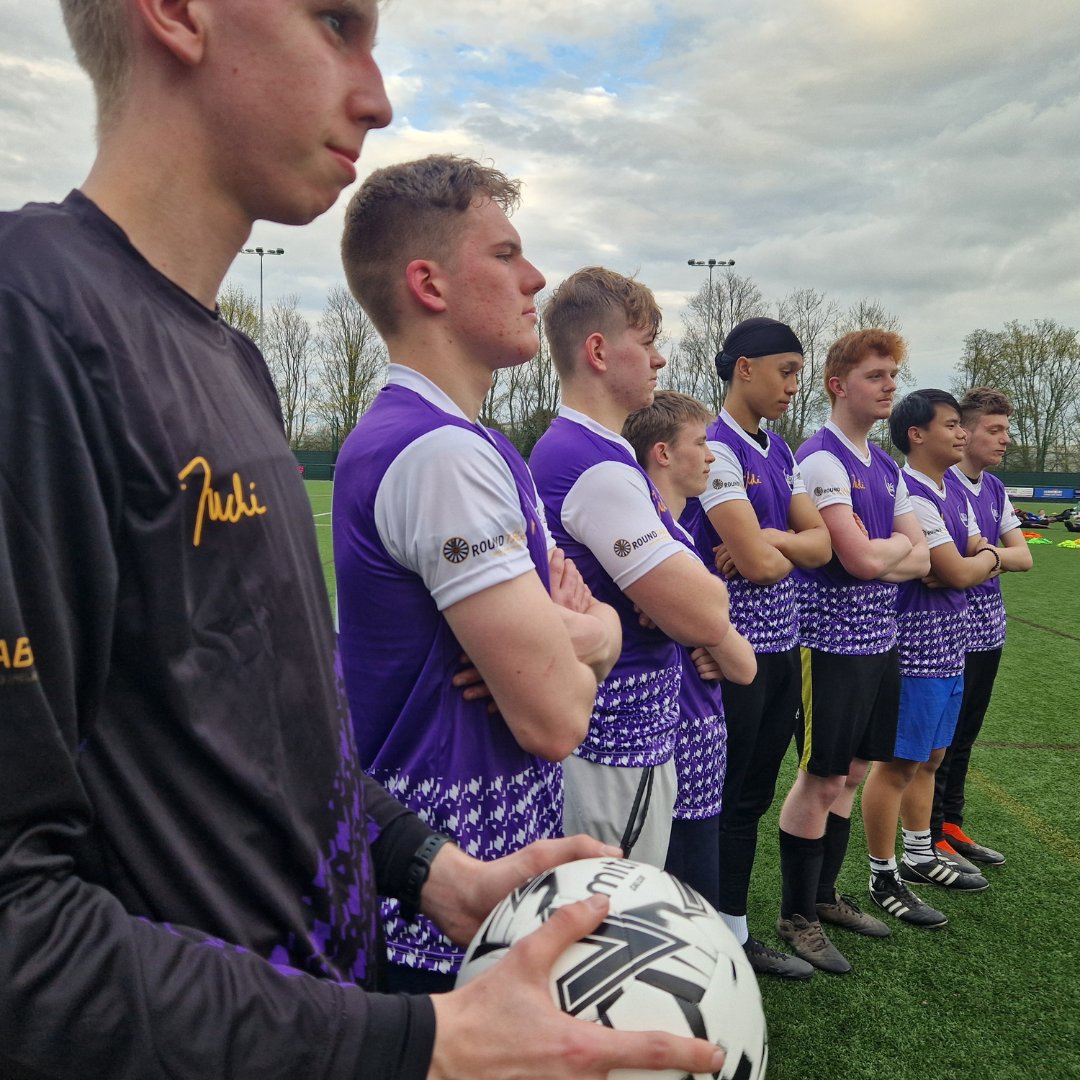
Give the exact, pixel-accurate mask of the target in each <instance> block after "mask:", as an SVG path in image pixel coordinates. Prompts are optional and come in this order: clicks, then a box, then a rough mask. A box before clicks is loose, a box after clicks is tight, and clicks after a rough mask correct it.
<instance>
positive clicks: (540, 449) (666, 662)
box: [529, 406, 687, 768]
mask: <svg viewBox="0 0 1080 1080" xmlns="http://www.w3.org/2000/svg"><path fill="white" fill-rule="evenodd" d="M529 465H530V467H531V469H532V473H533V476H534V477H535V478H536V486H537V488H538V490H539V492H540V496H541V498H542V499H543V503H544V508H545V510H546V511H547V520H548V526H549V528H550V530H551V534H552V536H553V537H554V540H555V543H556V544H558V545H559V547H560V548H562V549H563V550H564V551H565V552H566V554H567V555H568V556H569V557H570V558H571V559H572V560H573V561H574V563H575V564H576V566H577V568H578V570H580V572H581V576H582V577H583V578H584V579H585V582H586V584H587V585H588V586H589V588H590V589H591V590H592V593H593V595H594V596H595V597H596V598H597V599H598V600H602V601H603V602H604V603H607V604H610V605H611V606H612V607H613V608H615V610H616V611H617V612H618V613H619V619H620V621H621V623H622V632H623V648H622V653H621V655H620V656H619V659H618V660H617V661H616V663H615V666H614V667H613V668H612V669H611V672H610V673H609V675H608V677H607V678H606V679H605V680H604V681H603V682H602V683H601V684H600V688H599V690H598V691H597V694H596V703H595V705H594V707H593V714H592V718H591V720H590V722H589V733H588V735H586V737H585V741H584V742H583V743H582V744H581V746H579V747H578V749H577V750H575V751H574V752H575V754H577V755H578V756H579V757H582V758H584V759H585V760H586V761H592V762H595V763H596V764H599V765H614V766H620V767H629V768H641V767H647V766H651V765H663V764H664V763H665V762H667V761H669V760H670V759H671V756H672V753H673V752H674V748H675V729H676V727H677V726H678V721H679V707H678V696H679V683H680V678H681V672H682V663H681V660H680V656H679V647H678V645H677V644H676V643H675V642H674V641H672V640H671V638H669V637H668V636H667V635H666V634H665V633H664V632H663V631H662V630H659V629H651V630H650V629H646V628H644V627H643V626H641V624H640V622H639V620H638V614H637V612H636V611H635V610H634V605H633V603H632V602H631V601H630V600H629V598H628V597H627V596H626V594H625V593H624V592H623V589H625V588H627V587H628V586H630V585H632V584H633V583H634V582H635V581H637V580H638V579H639V578H641V577H643V576H644V575H645V574H646V573H648V572H649V571H650V570H652V569H653V568H654V567H656V566H659V565H660V563H662V562H663V561H664V560H665V559H669V558H672V557H674V556H676V555H677V556H678V557H680V558H685V557H686V554H687V553H686V548H685V546H684V544H683V543H682V542H680V540H678V539H677V538H676V536H677V530H678V525H677V524H676V522H675V520H674V519H673V518H672V516H671V512H670V511H669V510H668V508H667V505H666V504H665V503H664V500H663V499H662V498H661V497H660V493H659V492H658V491H657V490H656V488H655V486H654V485H653V483H652V481H651V480H650V479H649V477H648V476H647V475H646V473H645V471H644V470H643V469H642V468H641V466H640V465H638V463H637V461H636V459H635V458H634V451H633V448H632V447H631V446H630V444H629V443H628V442H627V441H626V440H625V439H624V438H622V436H621V435H617V434H616V433H615V432H613V431H609V430H608V429H607V428H605V427H603V426H602V425H600V424H598V423H596V421H594V420H592V419H590V418H589V417H587V416H585V415H584V414H582V413H579V412H576V411H575V410H573V409H568V408H566V407H565V406H563V407H562V408H560V409H559V415H558V416H557V417H556V418H555V420H554V421H553V422H552V424H551V426H550V427H549V428H548V430H547V431H546V432H545V433H544V434H543V435H542V436H541V437H540V439H539V441H538V442H537V444H536V446H535V447H534V449H533V452H532V456H531V457H530V459H529Z"/></svg>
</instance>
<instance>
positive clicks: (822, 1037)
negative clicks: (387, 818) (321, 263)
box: [307, 481, 1080, 1080]
mask: <svg viewBox="0 0 1080 1080" xmlns="http://www.w3.org/2000/svg"><path fill="white" fill-rule="evenodd" d="M307 490H308V494H309V496H310V498H311V503H312V512H313V514H314V515H315V526H316V534H317V536H318V541H319V550H320V552H321V557H322V563H323V569H324V572H325V574H326V582H327V589H328V590H329V592H330V597H331V602H332V603H333V600H334V597H335V588H334V574H333V550H332V543H331V537H330V532H331V530H330V527H329V524H330V502H331V491H332V484H331V483H330V482H329V481H308V482H307ZM1042 532H1043V533H1044V534H1045V536H1046V538H1047V539H1049V540H1051V541H1052V544H1051V545H1048V546H1044V545H1039V546H1035V547H1033V548H1032V554H1033V556H1034V561H1035V565H1034V568H1033V569H1032V570H1031V572H1030V573H1027V574H1010V575H1006V576H1005V578H1004V579H1003V588H1004V593H1005V602H1006V606H1007V608H1008V612H1009V621H1008V642H1007V644H1006V646H1005V652H1004V656H1003V658H1002V663H1001V670H1000V672H999V674H998V679H997V683H996V687H995V693H994V699H993V701H992V703H991V706H990V711H989V713H988V715H987V718H986V722H985V724H984V727H983V731H982V734H981V736H980V738H979V741H978V742H977V743H976V745H975V750H974V752H973V754H972V762H971V770H970V773H969V778H968V788H967V808H966V811H965V826H966V828H967V829H968V831H969V832H970V833H971V835H973V836H974V837H976V839H982V840H983V841H984V842H985V843H987V844H989V845H990V846H992V847H995V848H998V849H999V850H1001V851H1004V852H1005V854H1006V855H1007V857H1008V863H1007V864H1006V865H1005V866H1003V867H1000V868H993V867H990V868H988V869H987V871H986V873H987V876H988V877H989V878H990V880H991V887H990V888H989V889H988V890H987V891H986V892H983V893H979V894H977V895H974V896H963V895H957V894H953V893H951V892H949V891H948V890H944V889H936V888H934V887H932V886H927V887H926V888H925V889H924V890H923V893H924V896H925V899H926V900H928V901H929V902H931V903H933V904H934V906H935V907H938V908H940V909H941V910H942V911H944V912H945V913H946V914H947V915H948V916H949V924H948V925H947V926H945V927H943V928H942V929H940V930H933V931H920V930H917V929H914V928H911V927H908V926H905V925H903V924H901V923H898V922H897V921H896V920H889V919H888V916H883V917H884V918H886V919H887V920H888V921H889V925H890V926H891V927H892V928H893V934H892V937H890V938H887V939H885V940H871V939H869V938H862V937H859V936H857V935H855V934H848V933H845V932H844V931H843V930H840V929H835V930H833V931H832V936H833V940H834V942H835V943H836V945H837V946H838V947H839V948H840V949H841V950H842V951H843V952H844V954H845V955H846V956H847V957H848V959H849V960H850V961H851V962H852V964H853V965H854V966H855V971H854V973H853V974H851V975H847V976H830V975H825V974H822V973H818V974H816V975H815V976H814V978H813V979H811V980H810V981H808V982H806V983H785V982H781V981H779V980H765V981H763V982H762V983H761V990H762V996H763V998H764V1002H765V1012H766V1016H767V1017H768V1022H769V1042H770V1065H769V1073H768V1075H769V1078H770V1080H957V1078H959V1077H968V1076H978V1075H980V1074H981V1075H985V1076H988V1077H994V1078H995V1080H1026V1078H1029V1077H1036V1076H1037V1077H1040V1078H1041V1080H1080V781H1078V779H1077V773H1078V771H1080V550H1070V549H1067V548H1059V547H1058V546H1057V544H1058V543H1059V542H1060V541H1062V540H1067V539H1070V538H1072V537H1074V536H1076V535H1077V534H1073V533H1069V532H1067V531H1066V530H1065V528H1064V526H1062V525H1060V524H1055V525H1053V526H1051V527H1050V528H1049V529H1047V530H1042ZM795 769H796V764H795V757H794V754H793V753H792V754H790V755H789V757H788V760H787V762H786V764H785V767H784V769H783V770H782V772H781V776H780V779H779V782H778V784H777V798H776V803H775V805H774V807H773V810H772V811H771V812H770V814H769V815H768V816H767V817H766V819H765V820H764V821H763V822H762V826H761V832H760V838H759V847H758V858H757V863H756V866H755V873H754V881H753V883H752V889H751V896H750V925H751V930H752V932H753V933H754V934H756V935H757V936H758V937H760V938H762V939H763V940H764V941H767V942H769V943H770V944H772V945H775V946H778V945H779V944H780V942H779V939H778V938H777V937H776V934H775V932H774V929H773V925H774V922H775V919H776V915H777V908H778V902H779V896H780V876H779V863H778V856H777V813H778V810H779V805H780V803H781V802H782V800H783V796H784V795H785V794H786V792H787V788H788V787H789V786H790V783H791V781H792V779H793V777H794V775H795ZM898 847H899V844H898ZM865 851H866V848H865V840H864V836H863V832H862V823H861V820H860V815H859V809H858V806H856V811H855V814H854V816H853V819H852V830H851V848H850V853H849V856H848V861H847V863H846V865H845V867H844V870H843V872H842V874H841V878H840V887H841V889H842V890H843V891H845V892H848V893H851V894H852V895H853V896H855V898H856V899H857V901H858V902H859V903H860V904H863V905H864V906H865V907H866V908H867V909H868V910H872V909H873V905H872V904H871V902H870V899H869V897H868V895H867V893H866V883H867V878H868V870H867V867H866V857H865Z"/></svg>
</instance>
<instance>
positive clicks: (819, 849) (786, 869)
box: [780, 829, 825, 922]
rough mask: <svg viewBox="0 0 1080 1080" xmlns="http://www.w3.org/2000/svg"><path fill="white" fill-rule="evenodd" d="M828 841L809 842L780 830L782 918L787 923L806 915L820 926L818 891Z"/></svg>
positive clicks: (819, 839) (818, 839)
mask: <svg viewBox="0 0 1080 1080" xmlns="http://www.w3.org/2000/svg"><path fill="white" fill-rule="evenodd" d="M824 853H825V841H824V840H823V839H822V838H821V837H818V838H817V839H816V840H806V839H804V838H803V837H801V836H792V835H791V833H787V832H784V830H783V829H781V830H780V877H781V881H782V889H781V897H780V914H781V915H782V916H783V917H784V918H785V919H790V918H791V916H792V915H802V916H803V918H805V919H809V920H810V922H817V904H816V898H817V888H818V878H819V877H820V876H821V860H822V856H823V855H824Z"/></svg>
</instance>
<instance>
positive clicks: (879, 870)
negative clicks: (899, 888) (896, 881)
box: [868, 855, 896, 877]
mask: <svg viewBox="0 0 1080 1080" xmlns="http://www.w3.org/2000/svg"><path fill="white" fill-rule="evenodd" d="M868 858H869V859H870V873H871V874H872V875H873V876H874V877H876V876H877V875H878V874H889V875H891V876H892V877H896V856H895V855H890V856H889V857H888V858H887V859H875V858H874V856H873V855H870V856H868Z"/></svg>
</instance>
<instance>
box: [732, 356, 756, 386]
mask: <svg viewBox="0 0 1080 1080" xmlns="http://www.w3.org/2000/svg"><path fill="white" fill-rule="evenodd" d="M735 372H736V374H737V375H738V376H739V378H740V379H742V380H743V382H749V381H750V376H751V374H753V365H752V364H751V363H750V361H749V360H747V358H746V357H745V356H740V357H739V359H738V360H736V361H735Z"/></svg>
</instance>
